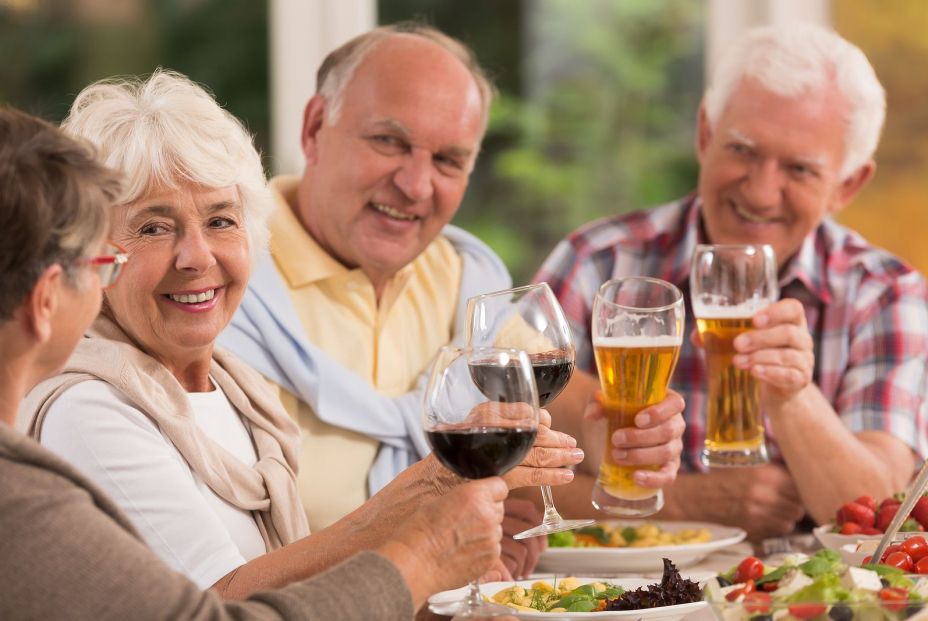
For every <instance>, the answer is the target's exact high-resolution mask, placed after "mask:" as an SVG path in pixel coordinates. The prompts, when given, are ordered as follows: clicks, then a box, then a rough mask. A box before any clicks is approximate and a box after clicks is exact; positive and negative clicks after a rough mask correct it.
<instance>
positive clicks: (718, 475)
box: [670, 464, 805, 542]
mask: <svg viewBox="0 0 928 621" xmlns="http://www.w3.org/2000/svg"><path fill="white" fill-rule="evenodd" d="M670 494H671V498H672V502H673V504H674V506H675V507H676V508H677V510H678V512H679V513H680V515H681V516H686V519H690V520H701V521H708V522H718V523H721V524H729V525H731V526H738V527H740V528H743V529H744V530H746V531H747V533H748V538H749V539H750V540H751V541H755V542H759V541H761V540H763V539H765V538H767V537H779V536H782V535H787V534H789V533H791V532H793V530H794V529H795V526H796V522H798V521H799V520H801V519H802V516H803V515H804V514H805V509H804V508H803V506H802V501H801V500H800V499H799V492H798V490H797V489H796V484H795V483H794V482H793V479H792V477H791V476H790V474H789V472H788V471H787V470H786V469H785V468H784V467H783V466H780V465H777V464H766V465H764V466H757V467H754V468H721V469H714V470H710V471H709V472H706V473H692V474H684V475H680V477H679V478H678V479H677V482H676V484H674V486H673V487H672V488H671V491H670ZM680 519H683V518H682V517H681V518H680Z"/></svg>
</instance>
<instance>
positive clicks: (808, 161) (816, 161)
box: [728, 128, 828, 168]
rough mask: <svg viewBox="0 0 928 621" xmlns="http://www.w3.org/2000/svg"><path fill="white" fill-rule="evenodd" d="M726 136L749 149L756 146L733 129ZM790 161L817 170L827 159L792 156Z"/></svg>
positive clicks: (818, 156) (822, 157)
mask: <svg viewBox="0 0 928 621" xmlns="http://www.w3.org/2000/svg"><path fill="white" fill-rule="evenodd" d="M728 135H729V136H730V137H731V138H733V139H734V140H737V141H738V142H741V143H743V144H745V145H747V146H749V147H751V148H752V149H753V148H755V147H756V146H757V143H756V142H754V141H753V140H752V139H750V138H748V137H747V136H745V135H744V134H742V133H741V132H740V131H738V130H737V129H735V128H730V129H729V130H728ZM790 159H792V160H793V161H795V162H798V163H800V164H803V165H806V166H813V167H818V168H822V167H824V166H825V164H827V162H828V158H826V157H825V156H824V155H795V156H792V157H791V158H790Z"/></svg>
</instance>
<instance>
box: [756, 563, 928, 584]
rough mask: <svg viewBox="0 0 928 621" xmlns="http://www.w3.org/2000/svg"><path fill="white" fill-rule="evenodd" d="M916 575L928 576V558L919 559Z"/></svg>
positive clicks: (916, 564) (916, 565)
mask: <svg viewBox="0 0 928 621" xmlns="http://www.w3.org/2000/svg"><path fill="white" fill-rule="evenodd" d="M915 573H917V574H928V556H923V557H921V558H920V559H918V562H917V563H915ZM764 586H766V585H764Z"/></svg>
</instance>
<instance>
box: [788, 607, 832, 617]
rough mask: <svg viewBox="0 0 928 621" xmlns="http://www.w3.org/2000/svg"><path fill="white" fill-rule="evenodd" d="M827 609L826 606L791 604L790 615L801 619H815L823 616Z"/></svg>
mask: <svg viewBox="0 0 928 621" xmlns="http://www.w3.org/2000/svg"><path fill="white" fill-rule="evenodd" d="M826 608H827V606H826V605H825V604H790V605H789V613H790V614H791V615H793V616H794V617H798V618H799V619H814V618H815V617H817V616H819V615H820V614H823V613H824V612H825V609H826Z"/></svg>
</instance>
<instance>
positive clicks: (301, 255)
mask: <svg viewBox="0 0 928 621" xmlns="http://www.w3.org/2000/svg"><path fill="white" fill-rule="evenodd" d="M269 185H270V188H271V191H272V193H273V195H274V200H275V203H276V207H275V209H274V211H273V212H272V213H271V216H270V218H269V219H268V227H269V228H270V231H271V240H270V244H269V246H270V250H271V256H273V257H274V261H275V263H276V264H277V267H278V268H279V270H280V272H281V274H282V275H283V277H284V279H285V280H286V281H287V284H288V285H289V286H290V288H291V289H297V288H300V287H305V286H306V285H310V284H313V283H316V282H320V281H322V280H326V279H329V278H344V279H358V280H361V281H364V282H368V283H369V282H370V279H368V278H367V275H366V274H364V272H363V271H362V270H361V269H360V268H348V267H345V266H344V265H342V263H341V262H339V261H338V259H335V258H334V257H332V256H331V255H330V254H329V253H328V252H326V250H325V249H324V248H323V247H322V246H320V245H319V242H317V241H316V240H315V238H314V237H313V236H312V235H310V234H309V233H308V232H307V231H306V229H305V228H304V227H303V223H302V222H300V220H299V219H298V218H297V216H296V212H295V211H294V208H295V207H296V204H297V190H298V189H299V185H300V177H298V176H296V175H282V176H279V177H274V178H273V179H271V181H270V184H269ZM412 269H413V267H412V265H411V264H410V265H405V266H404V267H403V268H402V269H400V270H399V271H398V272H397V273H396V274H395V275H394V276H393V278H391V279H390V283H389V285H390V287H396V286H402V284H403V283H405V282H406V281H407V280H408V279H409V276H410V274H411V272H412Z"/></svg>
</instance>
